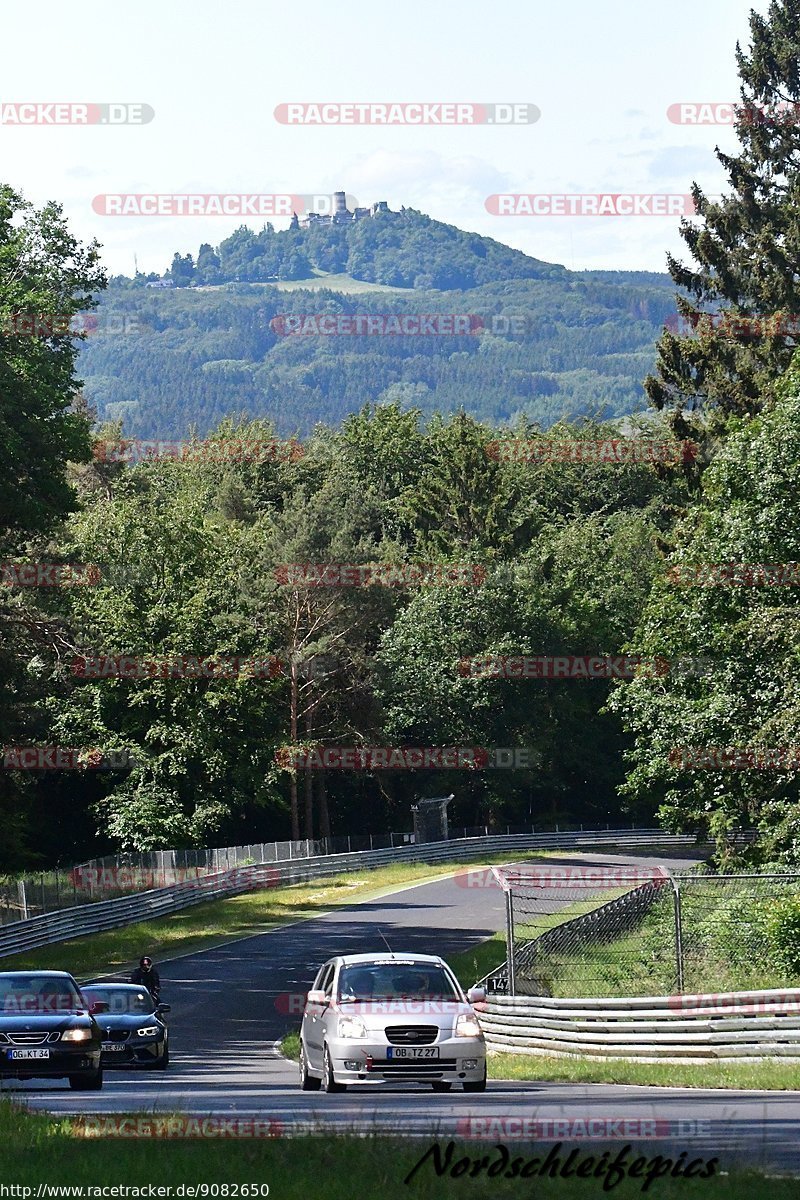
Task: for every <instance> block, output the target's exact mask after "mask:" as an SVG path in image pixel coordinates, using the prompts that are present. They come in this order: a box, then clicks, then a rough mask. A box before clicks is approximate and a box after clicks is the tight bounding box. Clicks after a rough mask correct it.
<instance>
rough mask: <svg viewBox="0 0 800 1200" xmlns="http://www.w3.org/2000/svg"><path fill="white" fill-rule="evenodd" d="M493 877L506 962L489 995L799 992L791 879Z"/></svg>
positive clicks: (798, 922) (797, 892)
mask: <svg viewBox="0 0 800 1200" xmlns="http://www.w3.org/2000/svg"><path fill="white" fill-rule="evenodd" d="M495 871H496V874H497V876H498V879H499V880H500V882H501V884H502V885H503V887H504V890H505V892H506V914H507V922H506V925H507V928H506V964H505V966H504V967H502V968H500V969H498V970H497V971H495V972H494V973H493V974H491V975H490V976H488V977H487V980H486V983H487V984H488V986H489V988H490V990H493V991H500V992H510V993H512V994H515V995H532V996H563V997H593V996H597V997H602V996H669V995H674V994H676V993H679V994H687V993H700V992H715V993H721V992H733V991H750V990H761V989H767V988H784V987H785V988H791V987H796V986H797V985H798V984H800V874H791V873H787V874H758V875H756V874H747V875H712V874H706V873H700V872H692V873H689V874H675V875H673V874H671V873H669V872H667V871H660V872H659V871H651V872H646V871H636V870H634V869H631V873H630V877H629V878H627V879H626V878H625V876H624V872H623V870H621V869H612V870H609V871H607V872H606V873H605V874H604V876H603V877H602V878H600V877H599V872H594V874H593V873H592V872H591V871H587V869H585V868H576V869H575V870H574V871H572V872H571V873H570V872H569V870H567V871H565V872H564V874H563V877H561V878H559V877H557V875H558V873H557V869H553V870H550V871H547V870H538V869H534V870H532V871H530V872H527V873H522V872H514V873H512V872H505V871H503V870H502V869H499V868H496V869H495ZM581 872H583V877H582V876H581ZM509 948H510V951H511V953H510V954H509V953H508V950H509Z"/></svg>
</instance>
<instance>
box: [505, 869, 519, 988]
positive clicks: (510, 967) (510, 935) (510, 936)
mask: <svg viewBox="0 0 800 1200" xmlns="http://www.w3.org/2000/svg"><path fill="white" fill-rule="evenodd" d="M505 892H506V988H507V992H506V994H507V995H509V996H514V995H515V994H516V991H517V981H516V977H515V974H514V901H513V897H512V895H511V888H506V889H505Z"/></svg>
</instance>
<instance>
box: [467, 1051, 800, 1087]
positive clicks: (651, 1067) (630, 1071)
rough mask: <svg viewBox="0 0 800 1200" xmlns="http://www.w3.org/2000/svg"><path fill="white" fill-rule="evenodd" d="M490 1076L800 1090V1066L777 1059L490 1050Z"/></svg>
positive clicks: (583, 1081)
mask: <svg viewBox="0 0 800 1200" xmlns="http://www.w3.org/2000/svg"><path fill="white" fill-rule="evenodd" d="M489 1075H490V1077H491V1078H492V1079H521V1080H522V1079H525V1080H535V1081H538V1082H541V1083H544V1082H548V1083H550V1082H552V1083H624V1084H632V1085H637V1086H639V1085H641V1086H642V1087H678V1088H733V1089H735V1090H737V1091H739V1090H743V1091H753V1090H755V1091H762V1090H763V1091H800V1065H798V1064H792V1063H788V1062H781V1061H780V1060H779V1059H767V1060H766V1061H764V1062H754V1063H738V1062H736V1063H640V1062H620V1061H613V1062H610V1061H608V1060H605V1061H604V1060H602V1059H594V1058H559V1057H556V1056H550V1055H547V1056H545V1055H538V1054H491V1055H490V1057H489Z"/></svg>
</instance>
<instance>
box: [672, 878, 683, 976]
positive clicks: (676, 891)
mask: <svg viewBox="0 0 800 1200" xmlns="http://www.w3.org/2000/svg"><path fill="white" fill-rule="evenodd" d="M671 882H672V899H673V906H674V910H675V963H676V966H677V968H678V972H677V974H678V991H679V992H682V991H683V922H682V920H681V886H680V881H679V880H677V879H675V878H674V877H671Z"/></svg>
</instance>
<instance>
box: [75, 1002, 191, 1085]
mask: <svg viewBox="0 0 800 1200" xmlns="http://www.w3.org/2000/svg"><path fill="white" fill-rule="evenodd" d="M82 990H83V994H84V996H86V998H87V1000H89V1002H90V1003H91V1004H92V1005H95V1006H96V1005H102V1013H101V1014H100V1015H98V1018H97V1020H98V1023H99V1025H100V1032H101V1035H102V1039H103V1044H102V1052H103V1065H104V1066H106V1067H156V1068H157V1069H158V1070H161V1071H164V1070H166V1067H167V1064H168V1063H169V1031H168V1029H167V1026H166V1022H165V1021H164V1014H165V1013H168V1012H169V1011H170V1005H169V1004H156V1002H155V1001H154V1000H153V997H152V996H151V995H150V993H149V992H148V990H147V988H145V987H140V986H139V985H138V984H134V983H87V984H85V985H84V987H83V989H82Z"/></svg>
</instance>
